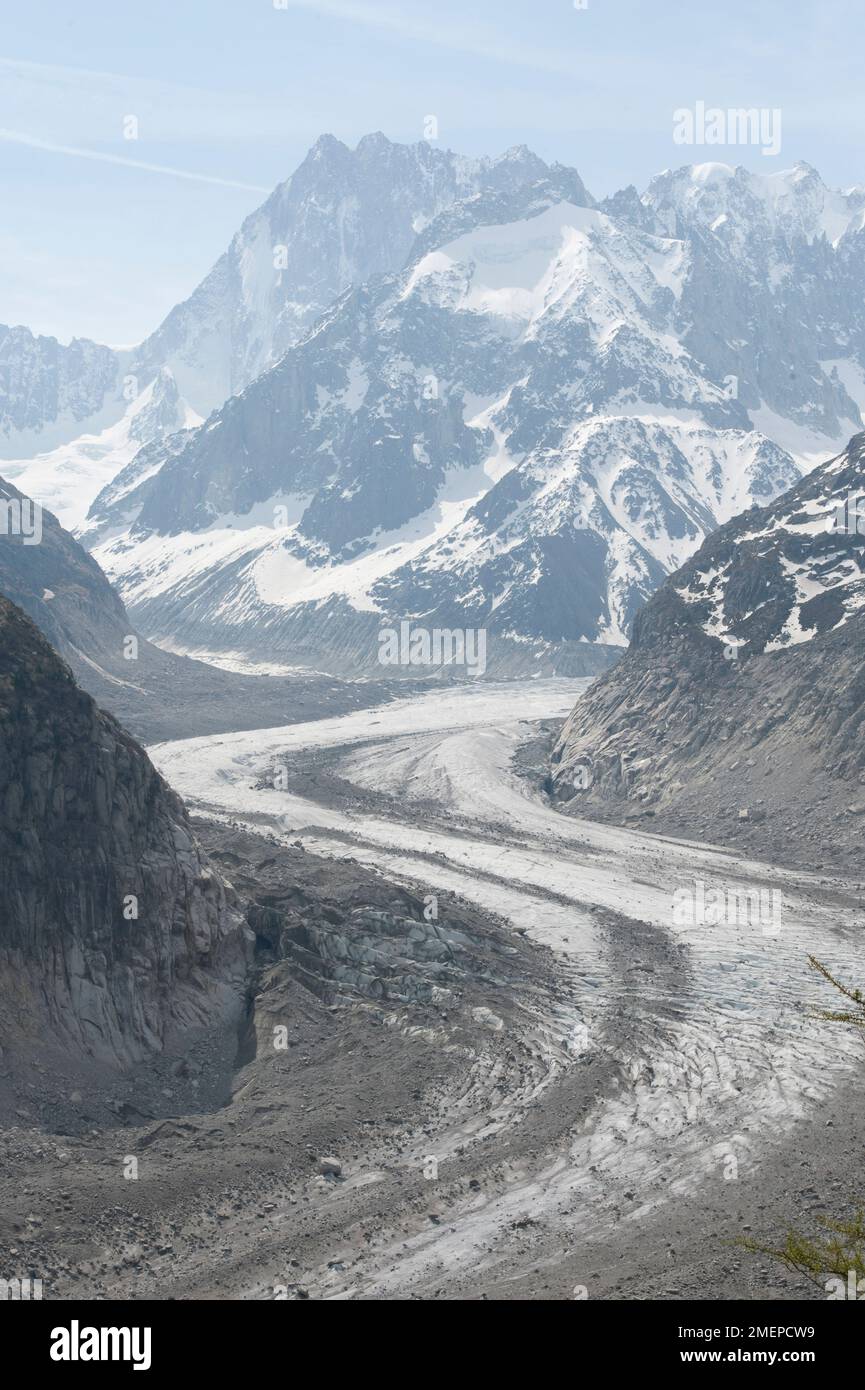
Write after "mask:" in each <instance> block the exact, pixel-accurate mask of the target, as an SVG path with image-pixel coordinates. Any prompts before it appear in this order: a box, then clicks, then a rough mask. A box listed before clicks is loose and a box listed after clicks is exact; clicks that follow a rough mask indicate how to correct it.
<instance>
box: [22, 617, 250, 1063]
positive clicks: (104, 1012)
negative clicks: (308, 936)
mask: <svg viewBox="0 0 865 1390" xmlns="http://www.w3.org/2000/svg"><path fill="white" fill-rule="evenodd" d="M247 935H248V933H247V932H246V931H245V929H244V927H243V924H242V918H241V914H240V913H239V911H238V910H237V908H236V905H235V899H234V893H233V890H232V889H231V888H230V887H229V885H228V884H227V883H226V882H225V880H224V879H223V878H221V876H220V875H219V874H218V873H217V872H216V870H215V869H214V868H213V866H212V865H211V864H210V863H209V861H208V860H207V859H206V857H205V856H204V854H203V853H202V851H201V850H200V849H199V847H198V845H197V844H196V842H195V839H194V838H193V835H192V833H191V830H190V827H189V823H188V820H187V816H186V812H185V810H184V807H183V805H182V803H181V802H180V800H179V799H178V797H176V796H175V795H174V793H173V792H172V791H171V790H170V789H169V788H168V786H167V785H166V784H165V783H164V782H163V780H162V779H161V778H160V776H159V775H158V773H157V772H156V771H155V769H154V768H153V766H152V765H151V763H150V761H149V759H148V758H147V756H146V754H145V753H144V751H143V750H142V749H141V748H140V747H139V745H138V744H137V743H135V741H134V740H133V739H132V738H131V737H130V736H129V735H128V734H127V733H125V731H124V730H123V729H121V727H120V726H119V725H118V724H117V723H116V722H115V721H114V720H113V719H112V718H111V716H110V715H106V714H104V713H103V712H102V711H100V710H99V709H98V708H97V706H96V705H95V704H94V702H93V700H92V699H91V698H90V696H89V695H86V694H85V693H84V692H83V691H82V690H80V689H79V688H78V687H77V686H76V684H75V682H74V680H73V677H72V674H71V672H70V671H69V670H68V668H67V667H66V666H64V664H63V663H62V662H61V661H60V660H59V658H58V657H57V656H56V654H55V653H54V652H53V651H52V649H51V648H50V647H49V645H48V643H47V642H46V641H45V639H44V638H43V637H42V635H41V633H40V632H39V631H38V630H37V629H36V627H35V626H34V625H33V623H32V622H31V621H30V620H29V618H27V617H26V616H25V614H24V613H22V612H21V611H20V609H18V608H16V607H15V606H14V605H13V604H12V603H10V602H8V600H6V599H4V598H2V597H0V1045H2V1047H3V1049H4V1050H5V1049H7V1048H11V1050H12V1051H13V1052H14V1051H16V1050H17V1049H18V1048H20V1047H22V1046H26V1047H27V1048H28V1051H29V1053H30V1055H33V1056H38V1055H39V1053H40V1051H44V1052H50V1051H51V1050H52V1049H57V1048H62V1049H64V1050H67V1051H68V1050H71V1051H72V1052H75V1053H78V1054H84V1055H88V1056H90V1057H92V1058H94V1059H96V1060H98V1061H109V1062H115V1063H118V1062H119V1063H127V1062H131V1061H134V1060H135V1059H137V1058H140V1057H143V1056H145V1055H147V1053H149V1052H151V1051H153V1050H157V1049H160V1048H161V1047H162V1046H163V1045H165V1043H166V1042H167V1040H168V1039H169V1037H170V1036H171V1034H172V1032H173V1031H175V1030H177V1029H183V1030H186V1029H190V1028H198V1027H206V1026H209V1025H214V1024H220V1023H222V1024H224V1023H225V1022H226V1021H229V1020H231V1019H232V1018H233V1017H235V1016H236V1015H237V1014H238V1012H239V1008H240V997H241V991H242V989H243V985H244V980H245V971H246V951H247Z"/></svg>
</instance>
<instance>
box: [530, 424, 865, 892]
mask: <svg viewBox="0 0 865 1390" xmlns="http://www.w3.org/2000/svg"><path fill="white" fill-rule="evenodd" d="M863 641H865V434H859V435H857V436H855V437H854V438H853V439H852V440H851V442H850V444H849V446H848V448H847V449H846V450H845V451H844V452H843V453H842V454H841V455H839V456H838V457H836V458H834V459H831V460H830V461H828V462H827V463H825V464H823V465H821V466H820V467H819V468H817V469H815V470H814V472H813V473H811V474H809V475H808V476H807V477H805V478H804V479H803V480H802V481H801V482H800V483H799V484H797V486H796V487H794V488H792V489H791V490H790V491H788V492H787V493H785V494H784V495H783V496H782V497H780V498H778V499H777V501H775V502H774V503H772V504H771V505H770V506H768V507H763V508H752V509H750V510H749V511H747V512H745V513H743V514H742V515H741V516H739V517H737V518H735V519H734V520H733V521H731V522H729V523H728V524H727V525H726V526H723V527H721V529H720V530H719V531H718V532H717V533H716V534H715V535H713V536H711V537H710V538H709V540H708V541H706V542H705V543H704V545H703V546H702V547H701V549H700V550H699V551H698V552H697V554H696V555H695V556H694V557H693V558H692V559H691V560H689V561H688V563H687V564H686V565H684V566H683V567H682V568H681V569H680V570H678V571H677V572H676V573H675V574H673V575H671V576H670V577H669V578H668V579H667V581H666V582H665V583H664V585H663V586H662V587H661V589H659V591H658V592H657V593H656V594H655V595H654V596H653V598H651V599H650V600H649V602H648V603H647V604H646V606H645V608H644V609H643V610H642V611H641V612H640V613H639V614H638V615H637V618H636V620H635V623H634V635H633V638H632V641H631V645H630V648H629V650H628V652H627V654H626V655H625V656H624V657H623V658H622V660H621V661H620V662H619V664H618V665H617V667H616V668H615V669H614V670H613V671H611V672H609V673H607V674H605V675H604V676H603V677H601V678H600V679H599V680H598V681H596V682H595V684H594V685H593V686H591V687H590V689H589V691H588V692H587V694H586V695H585V696H584V698H583V699H581V700H580V701H579V703H578V704H577V706H576V707H575V709H574V711H573V713H572V714H571V716H570V718H569V720H568V721H567V723H566V725H565V727H564V729H563V730H562V733H561V736H560V738H559V740H558V742H557V745H556V747H555V749H554V751H553V754H552V764H551V788H552V790H553V792H554V794H555V795H556V797H557V798H558V799H559V800H560V801H561V803H562V804H566V805H567V808H568V809H569V810H573V811H574V812H575V813H577V814H587V815H598V816H600V817H603V818H612V819H622V818H625V819H631V818H635V817H650V818H651V823H652V825H653V827H655V828H657V829H660V830H669V831H673V832H676V833H683V834H687V835H692V836H694V835H698V834H702V835H703V836H705V837H706V838H710V839H715V840H717V841H720V842H729V841H736V842H738V843H744V844H746V845H749V846H751V847H752V848H753V849H755V850H757V851H760V852H766V853H771V854H774V855H775V856H780V855H782V854H786V855H787V857H788V858H789V857H790V855H793V856H795V857H798V858H799V859H800V860H801V861H804V862H807V863H810V864H811V865H815V864H818V863H824V862H826V861H829V862H845V861H846V860H847V859H850V860H851V862H852V860H854V859H855V857H856V855H857V854H858V853H859V845H860V841H861V825H862V821H861V817H862V816H863V815H865V668H863V663H862V648H863Z"/></svg>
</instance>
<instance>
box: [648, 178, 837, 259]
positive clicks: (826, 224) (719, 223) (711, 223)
mask: <svg viewBox="0 0 865 1390" xmlns="http://www.w3.org/2000/svg"><path fill="white" fill-rule="evenodd" d="M642 202H643V204H644V206H645V207H647V208H648V209H650V210H651V211H652V212H653V213H654V215H655V216H656V217H657V218H658V219H659V222H660V223H661V225H663V226H664V227H666V229H667V230H668V232H669V234H670V235H676V236H680V235H685V234H686V232H687V228H688V227H698V228H702V229H705V230H708V231H711V232H714V233H716V234H719V235H730V234H731V233H733V234H734V235H740V234H741V235H743V236H744V235H747V236H748V237H750V239H751V241H752V242H753V241H754V240H756V239H758V238H760V237H763V238H766V237H768V238H769V239H772V238H774V237H784V238H787V239H790V238H801V239H803V240H804V241H806V242H811V241H813V240H814V239H815V238H820V237H823V236H825V237H826V239H827V241H829V242H830V243H833V244H834V243H836V242H837V241H838V240H839V239H840V238H841V237H842V236H843V235H844V233H845V232H846V231H847V230H848V228H849V226H850V224H851V222H852V221H853V219H854V217H855V216H856V214H857V212H859V211H860V209H861V207H862V202H863V194H862V190H861V189H857V188H853V189H850V190H848V191H847V192H845V193H842V192H837V191H835V190H833V189H830V188H827V186H826V184H825V183H824V182H823V180H822V178H821V177H820V175H819V173H818V172H817V170H816V169H814V168H813V166H812V165H810V164H806V163H804V162H803V161H800V162H799V163H797V164H795V165H794V166H793V167H792V168H791V169H786V170H781V171H779V172H777V173H772V174H760V173H754V172H753V171H751V170H749V169H746V168H744V167H742V166H741V165H739V166H737V167H733V166H732V165H730V164H724V163H719V162H716V161H707V162H705V163H701V164H688V165H684V166H683V167H682V168H680V169H676V170H669V169H668V170H665V171H664V173H662V174H659V175H658V176H657V178H655V179H653V180H652V181H651V183H650V184H649V187H648V189H647V190H646V192H645V193H644V195H643V198H642Z"/></svg>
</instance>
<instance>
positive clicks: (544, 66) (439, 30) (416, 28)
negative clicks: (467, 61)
mask: <svg viewBox="0 0 865 1390" xmlns="http://www.w3.org/2000/svg"><path fill="white" fill-rule="evenodd" d="M286 7H287V8H288V9H297V10H310V11H312V12H313V13H316V14H321V15H324V16H325V17H326V18H331V19H344V20H347V21H348V22H349V23H351V24H363V25H366V26H367V27H368V28H373V29H381V30H384V31H386V32H387V33H391V34H398V35H399V36H400V37H402V38H405V39H410V40H413V41H414V42H416V43H430V44H437V45H438V46H439V47H440V48H450V49H455V50H457V51H458V52H461V53H473V54H475V56H476V57H478V58H486V59H489V60H490V61H491V62H498V63H513V64H515V65H517V66H518V67H525V68H534V69H536V70H537V71H540V72H553V73H559V74H562V75H564V76H567V77H573V76H575V74H576V70H577V66H578V64H579V61H580V59H579V58H578V56H577V55H576V54H575V55H574V56H573V57H572V58H569V57H567V56H562V54H560V53H556V52H553V51H552V50H551V49H543V48H531V47H530V46H528V45H522V44H520V45H517V44H510V43H501V42H499V41H498V40H496V39H495V38H494V37H493V36H492V35H489V34H482V33H480V32H478V31H470V30H459V29H448V28H446V27H445V25H444V24H424V23H419V22H418V21H417V20H414V19H407V18H406V17H405V16H404V15H401V14H398V13H397V12H396V11H394V10H383V9H381V8H380V7H379V6H377V5H358V4H356V3H351V4H348V3H345V0H287V6H286Z"/></svg>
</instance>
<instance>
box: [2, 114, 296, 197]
mask: <svg viewBox="0 0 865 1390" xmlns="http://www.w3.org/2000/svg"><path fill="white" fill-rule="evenodd" d="M0 142H3V143H5V144H7V145H25V146H27V148H28V149H31V150H44V151H45V152H46V153H47V154H65V155H69V156H71V157H73V158H75V159H93V160H96V161H98V162H99V163H101V164H120V165H121V166H122V167H123V168H126V169H142V170H144V172H145V173H148V174H169V175H170V176H171V177H172V178H176V179H189V180H192V181H193V182H194V183H212V184H216V185H217V186H218V187H219V188H239V189H242V190H243V191H244V192H246V193H270V192H271V189H270V188H267V187H264V186H263V185H262V184H258V183H241V182H240V181H239V180H238V179H223V178H220V177H219V176H218V175H217V174H197V173H195V172H194V171H192V170H190V169H175V168H173V167H172V166H171V165H169V164H149V163H147V162H146V161H145V160H142V159H129V158H127V157H126V156H125V155H120V154H107V153H105V152H104V151H102V150H88V149H82V148H81V147H80V146H77V145H60V144H57V143H56V142H55V141H53V140H42V139H40V137H39V136H37V135H27V134H25V133H24V132H23V131H19V130H2V129H0Z"/></svg>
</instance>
